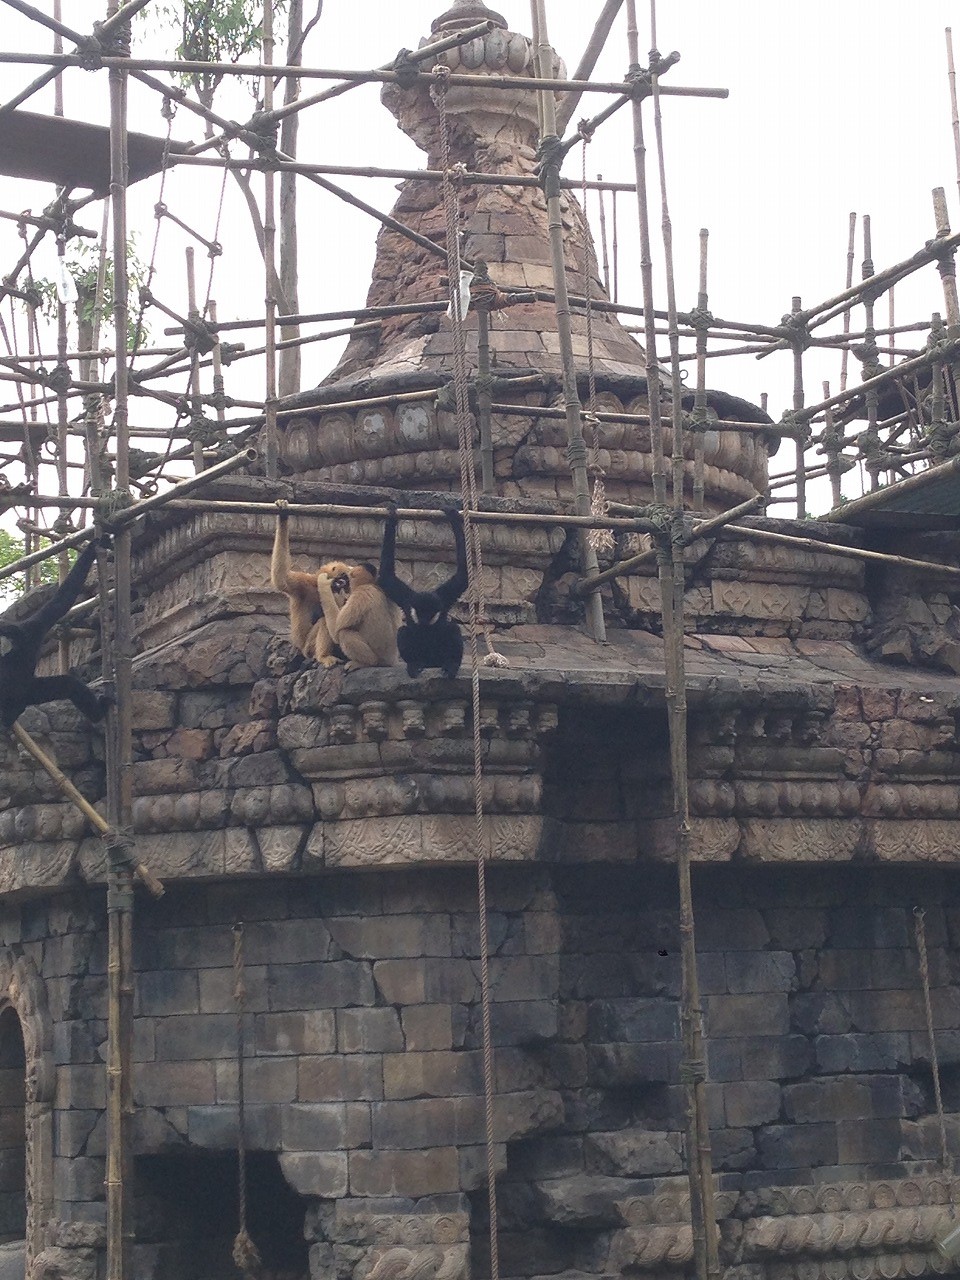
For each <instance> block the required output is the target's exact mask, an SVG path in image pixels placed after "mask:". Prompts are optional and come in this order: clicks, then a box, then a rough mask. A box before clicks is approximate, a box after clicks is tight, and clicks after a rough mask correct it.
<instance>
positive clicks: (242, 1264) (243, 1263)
mask: <svg viewBox="0 0 960 1280" xmlns="http://www.w3.org/2000/svg"><path fill="white" fill-rule="evenodd" d="M233 1002H234V1005H235V1007H236V1011H237V1203H238V1205H239V1215H238V1216H239V1226H238V1228H237V1234H236V1237H235V1239H234V1241H233V1260H234V1262H235V1263H236V1266H237V1270H238V1271H239V1272H240V1274H241V1275H243V1276H245V1277H248V1278H249V1280H257V1278H258V1277H259V1275H260V1273H261V1272H262V1271H263V1262H262V1260H261V1258H260V1254H259V1252H258V1250H257V1246H256V1245H255V1244H254V1243H253V1240H252V1239H251V1236H250V1233H249V1231H248V1230H247V1122H246V1107H245V1104H244V1096H243V1074H244V1073H243V1066H244V1057H245V1054H244V1040H243V1019H244V1014H245V1013H246V1004H247V988H246V984H245V981H244V964H243V924H242V922H241V921H239V920H238V921H237V923H236V924H235V925H234V926H233Z"/></svg>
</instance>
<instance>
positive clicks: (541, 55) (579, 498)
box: [530, 0, 606, 643]
mask: <svg viewBox="0 0 960 1280" xmlns="http://www.w3.org/2000/svg"><path fill="white" fill-rule="evenodd" d="M530 7H531V12H532V13H533V14H534V15H535V17H536V21H537V23H538V30H539V34H540V43H539V45H538V46H537V51H536V52H537V59H538V63H539V65H538V70H539V72H540V75H541V76H542V77H548V74H549V72H550V71H551V70H552V67H553V50H552V49H551V47H550V44H549V36H548V34H547V17H546V9H545V5H544V0H530ZM550 83H551V82H550V79H549V78H547V84H548V85H550ZM540 108H541V112H542V117H543V133H542V136H541V147H542V148H545V151H544V156H543V160H542V176H543V191H544V196H545V197H546V202H547V223H548V227H549V231H550V256H551V259H552V266H553V290H554V294H555V295H556V303H555V305H556V316H557V332H558V335H559V338H560V361H561V365H562V367H563V398H564V405H565V409H566V421H567V441H568V444H567V457H568V459H569V462H570V471H571V475H572V477H573V487H574V499H575V504H576V509H577V513H578V514H579V515H581V516H586V515H587V514H588V513H589V511H590V480H589V477H588V475H587V448H586V444H585V443H584V439H583V418H582V409H581V405H580V396H579V394H578V392H577V375H576V366H575V364H574V356H573V334H572V329H571V326H570V303H569V300H568V296H567V270H566V265H565V261H564V237H563V215H562V212H561V209H560V186H559V178H560V164H561V157H560V155H559V150H560V142H559V138H558V136H557V114H556V111H557V103H556V98H555V97H554V95H553V94H552V93H551V92H547V91H546V90H544V91H541V93H540ZM579 541H580V562H581V565H582V567H583V571H584V573H586V574H593V573H596V572H597V571H598V566H597V553H596V551H595V550H594V548H593V547H592V546H591V545H590V540H589V539H588V538H587V537H586V535H585V534H581V536H580V540H579ZM586 624H587V631H588V633H589V635H590V636H591V637H592V638H593V639H594V640H596V641H598V642H599V643H602V642H603V641H605V640H606V626H605V624H604V620H603V602H602V601H601V599H600V597H599V596H597V595H594V596H591V598H590V599H589V600H588V601H587V609H586Z"/></svg>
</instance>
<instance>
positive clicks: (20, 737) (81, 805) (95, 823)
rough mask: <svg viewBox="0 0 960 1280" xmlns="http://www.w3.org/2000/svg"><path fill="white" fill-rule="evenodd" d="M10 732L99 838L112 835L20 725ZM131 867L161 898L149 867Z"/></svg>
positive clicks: (148, 887)
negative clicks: (97, 833) (98, 834)
mask: <svg viewBox="0 0 960 1280" xmlns="http://www.w3.org/2000/svg"><path fill="white" fill-rule="evenodd" d="M10 732H11V733H12V734H13V736H14V737H15V738H16V740H17V742H19V743H20V745H21V746H22V747H23V749H24V750H25V751H26V752H28V753H29V754H30V755H31V756H32V757H33V758H34V760H36V762H37V764H39V765H40V767H41V768H42V769H44V770H45V771H46V773H47V774H48V775H49V776H50V778H51V779H52V780H53V781H54V783H56V785H57V787H59V789H60V791H61V792H62V793H63V795H65V796H66V798H67V799H68V800H69V801H70V802H71V803H72V804H74V805H75V806H76V807H77V808H78V809H79V810H80V812H81V813H82V814H83V816H84V817H85V818H86V819H87V821H88V822H89V823H90V825H91V826H92V827H93V828H94V829H95V830H96V831H98V832H99V833H100V835H101V836H108V835H110V834H112V832H111V827H110V824H109V823H108V822H107V820H106V819H105V818H104V817H102V816H101V815H100V814H99V813H97V811H96V809H95V808H94V807H93V805H92V804H91V803H90V802H89V800H87V799H86V798H85V797H84V796H83V795H81V793H80V792H79V791H78V790H77V788H76V787H75V786H74V785H73V783H72V782H71V781H70V779H69V778H68V777H67V776H66V774H65V773H64V772H63V770H62V769H61V768H60V767H59V766H58V765H57V764H56V763H55V762H54V761H53V760H52V759H51V758H50V756H48V755H47V753H46V752H45V751H44V750H43V748H42V747H40V746H39V745H38V744H37V743H36V742H34V740H33V738H31V736H30V734H29V733H27V731H26V729H24V728H23V726H22V725H20V724H18V723H15V724H14V725H13V727H12V728H11V730H10ZM131 866H132V867H133V870H134V872H135V873H136V875H137V876H139V878H140V879H141V880H142V881H143V883H144V885H145V886H146V887H147V889H149V891H150V892H151V893H152V894H153V896H154V897H155V898H162V897H163V892H164V890H163V885H162V883H161V882H160V881H159V880H158V879H157V878H156V876H155V875H154V874H153V872H152V871H151V870H150V869H149V867H147V866H146V865H145V864H144V863H142V862H139V861H133V860H132V861H131Z"/></svg>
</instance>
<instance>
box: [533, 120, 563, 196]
mask: <svg viewBox="0 0 960 1280" xmlns="http://www.w3.org/2000/svg"><path fill="white" fill-rule="evenodd" d="M565 155H566V148H565V147H564V145H563V140H562V138H558V137H557V135H556V134H555V133H548V134H547V135H546V137H544V138H541V139H540V145H539V147H537V154H536V161H537V163H536V167H535V169H534V173H535V174H536V176H537V178H538V179H539V181H540V186H541V187H542V188H543V193H544V195H545V196H546V197H547V199H548V200H549V199H551V198H552V197H553V196H557V195H559V194H560V169H561V167H562V166H563V159H564V156H565Z"/></svg>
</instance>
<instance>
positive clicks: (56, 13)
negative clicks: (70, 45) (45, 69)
mask: <svg viewBox="0 0 960 1280" xmlns="http://www.w3.org/2000/svg"><path fill="white" fill-rule="evenodd" d="M53 17H54V20H55V21H56V22H60V21H62V18H63V14H62V12H61V3H60V0H53ZM53 52H54V53H55V54H57V56H58V57H59V55H60V54H61V53H63V35H62V34H61V33H60V32H59V31H55V32H54V33H53ZM53 114H54V115H55V116H62V115H63V72H62V71H59V72H57V74H56V76H55V77H54V81H53Z"/></svg>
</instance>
